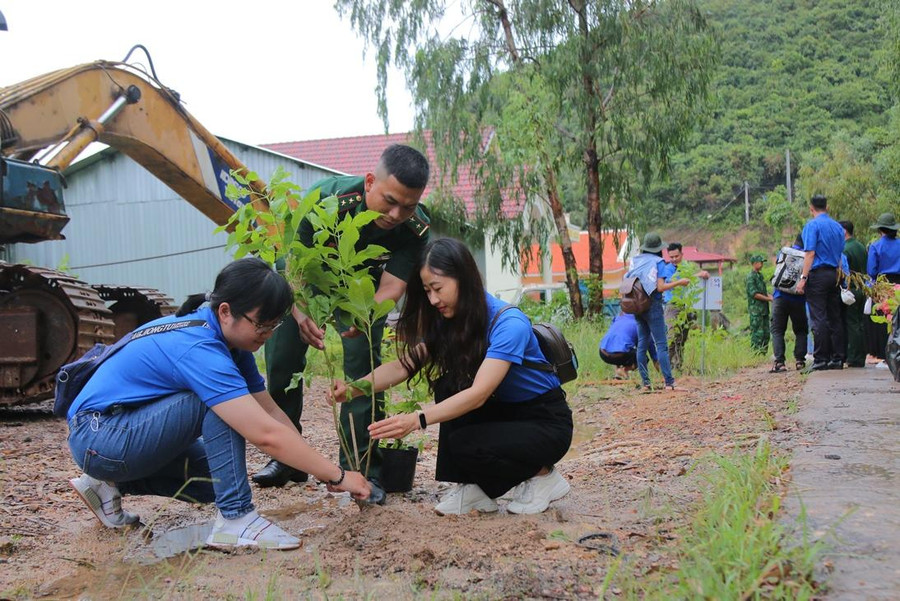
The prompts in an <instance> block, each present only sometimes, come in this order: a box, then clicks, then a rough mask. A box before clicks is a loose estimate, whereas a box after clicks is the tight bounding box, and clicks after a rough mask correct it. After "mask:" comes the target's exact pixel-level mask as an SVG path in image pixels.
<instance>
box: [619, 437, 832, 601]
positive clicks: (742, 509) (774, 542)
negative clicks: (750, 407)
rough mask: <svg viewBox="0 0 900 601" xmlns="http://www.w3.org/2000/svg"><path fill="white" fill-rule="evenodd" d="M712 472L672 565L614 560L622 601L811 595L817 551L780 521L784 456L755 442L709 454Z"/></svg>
mask: <svg viewBox="0 0 900 601" xmlns="http://www.w3.org/2000/svg"><path fill="white" fill-rule="evenodd" d="M710 461H711V462H712V466H713V470H712V471H711V472H710V474H709V475H707V476H706V477H705V479H706V480H707V484H708V486H707V489H706V493H705V495H704V497H703V500H702V501H701V502H700V503H699V506H698V508H697V512H696V514H695V516H694V518H693V520H692V521H691V523H690V524H688V525H687V526H686V527H685V528H684V529H683V530H682V532H681V533H680V537H679V540H680V542H679V544H678V547H677V549H676V550H675V554H674V555H675V557H676V558H677V565H678V567H677V568H675V569H674V570H672V571H668V572H657V573H653V574H649V575H644V576H637V575H634V573H633V570H626V569H623V566H618V568H619V569H618V572H619V577H618V580H619V581H620V583H621V584H620V585H619V586H620V587H621V589H622V590H623V592H625V593H626V598H629V599H666V600H668V599H741V600H744V599H811V598H813V597H815V596H816V595H817V588H816V584H815V582H814V580H813V569H814V567H815V565H816V562H817V561H818V559H819V557H820V556H821V554H822V552H823V551H824V545H823V543H821V542H816V543H811V542H810V541H809V540H808V539H807V537H806V532H807V528H806V525H805V523H804V520H803V516H802V515H801V523H800V528H801V531H802V532H803V537H802V540H800V541H791V540H789V537H788V535H787V534H786V527H785V526H784V525H782V524H779V523H778V521H777V519H778V514H779V511H780V509H781V498H780V497H779V495H778V492H779V489H780V488H781V486H780V478H781V474H782V472H783V471H784V470H785V468H786V466H787V461H786V460H785V459H783V458H779V457H776V456H775V455H773V453H772V451H771V449H770V447H769V445H768V444H767V443H765V442H763V443H760V444H759V445H758V446H757V447H756V449H755V452H754V453H752V454H746V455H739V454H736V455H733V456H729V457H724V456H720V455H714V456H713V457H711V458H710Z"/></svg>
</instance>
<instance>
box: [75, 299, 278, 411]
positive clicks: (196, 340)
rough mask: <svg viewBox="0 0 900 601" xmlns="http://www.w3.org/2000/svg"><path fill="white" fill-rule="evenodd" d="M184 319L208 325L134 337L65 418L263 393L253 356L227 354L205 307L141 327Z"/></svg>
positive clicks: (101, 370) (108, 362) (102, 369)
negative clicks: (189, 398)
mask: <svg viewBox="0 0 900 601" xmlns="http://www.w3.org/2000/svg"><path fill="white" fill-rule="evenodd" d="M189 319H202V320H205V321H206V323H207V326H196V327H187V328H182V329H180V330H172V331H169V332H164V333H161V334H153V335H151V336H144V337H143V338H138V339H137V340H133V341H131V342H129V343H128V344H126V345H125V346H124V347H122V348H121V349H120V350H119V352H117V353H116V354H115V355H113V356H112V357H110V358H109V359H107V360H106V361H104V362H103V364H102V365H101V366H100V367H98V368H97V371H96V372H94V375H93V376H91V379H90V380H88V383H87V384H85V386H84V388H83V389H82V390H81V392H80V393H79V394H78V396H77V397H76V398H75V401H74V402H73V403H72V407H71V408H70V409H69V414H68V416H69V417H70V418H71V417H73V416H74V415H75V414H76V413H78V412H79V411H87V410H90V411H103V410H105V409H107V408H109V407H110V406H112V405H142V404H145V403H149V402H152V401H154V400H156V399H159V398H162V397H164V396H168V395H170V394H174V393H176V392H188V391H190V392H193V393H195V394H196V395H197V396H198V397H200V400H201V401H202V402H203V403H205V404H206V405H207V406H209V407H212V406H214V405H217V404H219V403H224V402H225V401H230V400H231V399H234V398H237V397H239V396H243V395H246V394H249V393H254V392H260V391H262V390H265V388H266V384H265V381H264V380H263V378H262V376H261V375H260V374H259V370H258V369H257V368H256V361H255V360H254V357H253V353H251V352H249V351H239V350H234V351H231V350H229V349H228V346H227V345H226V342H225V337H224V336H223V335H222V329H221V327H220V326H219V321H218V320H217V319H216V316H215V314H214V313H213V311H212V309H210V308H209V307H201V308H200V309H198V310H197V311H196V312H194V313H190V314H188V315H184V316H181V317H175V316H174V315H169V316H167V317H161V318H160V319H157V320H155V321H151V322H150V323H147V324H144V325H143V326H141V328H145V327H148V326H152V325H157V324H163V323H169V322H173V321H184V320H189Z"/></svg>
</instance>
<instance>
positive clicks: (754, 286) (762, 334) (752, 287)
mask: <svg viewBox="0 0 900 601" xmlns="http://www.w3.org/2000/svg"><path fill="white" fill-rule="evenodd" d="M765 261H766V258H765V257H764V256H763V255H761V254H759V253H756V254H752V255H750V264H751V265H752V266H753V270H752V271H751V272H750V273H749V274H747V312H748V313H749V314H750V346H752V347H753V350H755V351H756V352H757V353H759V354H760V355H765V354H766V353H767V352H769V303H771V302H772V297H771V296H769V294H768V293H767V292H766V281H765V279H763V276H762V273H761V270H762V266H763V263H764V262H765Z"/></svg>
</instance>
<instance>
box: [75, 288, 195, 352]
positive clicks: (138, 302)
mask: <svg viewBox="0 0 900 601" xmlns="http://www.w3.org/2000/svg"><path fill="white" fill-rule="evenodd" d="M93 288H94V290H96V291H97V294H99V295H100V298H102V299H103V300H104V301H106V303H107V304H108V305H109V309H110V311H112V320H113V322H114V323H115V325H116V327H115V339H116V340H118V339H119V338H121V337H122V336H124V335H125V334H127V333H129V332H131V331H132V330H134V329H135V328H137V327H138V326H139V325H142V324H145V323H147V322H148V321H151V320H153V319H157V318H159V317H164V316H166V315H172V314H174V313H175V311H177V310H178V308H177V307H176V306H175V305H174V302H175V301H174V300H173V299H172V298H170V297H168V296H166V295H165V294H163V293H162V292H160V291H159V290H156V289H155V288H135V287H133V286H110V285H99V286H94V287H93ZM110 303H112V304H110Z"/></svg>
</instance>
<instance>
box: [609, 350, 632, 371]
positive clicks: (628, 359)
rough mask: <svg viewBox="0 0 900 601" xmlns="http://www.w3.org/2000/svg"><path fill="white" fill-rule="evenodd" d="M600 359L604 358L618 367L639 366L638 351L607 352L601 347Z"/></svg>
mask: <svg viewBox="0 0 900 601" xmlns="http://www.w3.org/2000/svg"><path fill="white" fill-rule="evenodd" d="M600 359H602V360H603V362H604V363H608V364H609V365H615V366H616V367H632V368H634V367H637V351H631V352H630V353H627V352H624V351H623V352H621V353H607V352H606V351H604V350H603V349H600Z"/></svg>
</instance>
